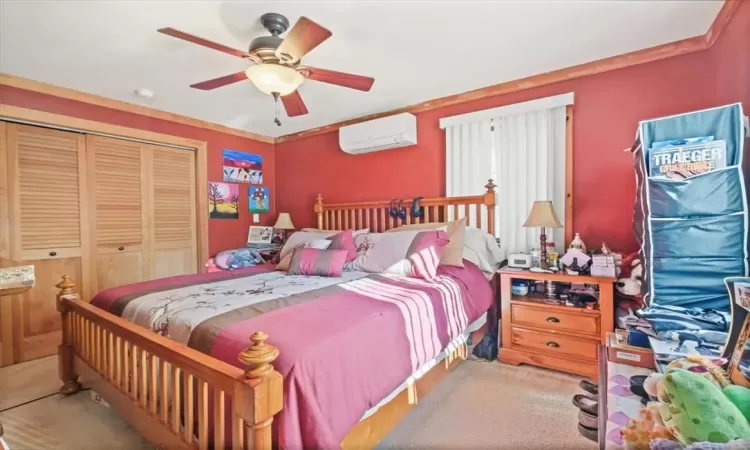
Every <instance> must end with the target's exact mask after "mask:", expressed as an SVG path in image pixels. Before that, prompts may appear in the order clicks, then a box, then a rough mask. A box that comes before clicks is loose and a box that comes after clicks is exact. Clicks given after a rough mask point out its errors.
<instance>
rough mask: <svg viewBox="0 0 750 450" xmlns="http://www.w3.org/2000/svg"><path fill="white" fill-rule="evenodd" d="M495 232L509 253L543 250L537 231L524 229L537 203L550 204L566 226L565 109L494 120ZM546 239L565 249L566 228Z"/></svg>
mask: <svg viewBox="0 0 750 450" xmlns="http://www.w3.org/2000/svg"><path fill="white" fill-rule="evenodd" d="M494 122H495V123H494V125H495V132H494V147H495V154H496V163H495V176H496V177H495V179H496V180H497V181H496V182H495V184H497V186H498V188H497V192H498V194H497V211H498V213H497V224H496V227H495V228H496V229H497V234H498V237H500V242H501V244H502V246H503V248H505V250H506V251H507V252H509V253H510V252H519V251H529V250H531V249H532V248H538V247H539V229H537V228H523V226H522V225H523V223H524V222H525V221H526V218H527V217H528V215H529V211H531V205H532V204H533V203H534V201H536V200H552V204H553V206H554V208H555V212H557V217H558V218H559V219H560V222H561V223H562V224H565V137H566V136H565V132H566V126H565V106H559V107H556V108H550V109H545V110H543V111H537V112H531V113H526V114H519V115H515V116H506V117H499V118H497V119H495V121H494ZM550 231H552V230H547V241H548V242H549V241H553V242H554V243H555V247H557V249H558V250H562V249H563V245H564V243H563V240H564V238H565V231H564V229H563V228H556V229H554V231H552V233H550Z"/></svg>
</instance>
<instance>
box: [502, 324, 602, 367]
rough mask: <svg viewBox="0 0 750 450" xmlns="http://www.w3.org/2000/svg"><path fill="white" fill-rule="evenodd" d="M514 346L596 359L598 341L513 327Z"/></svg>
mask: <svg viewBox="0 0 750 450" xmlns="http://www.w3.org/2000/svg"><path fill="white" fill-rule="evenodd" d="M511 335H512V339H513V346H521V347H526V348H534V349H539V350H544V351H545V352H549V353H559V354H560V355H561V356H563V355H570V356H577V357H579V358H587V359H593V360H596V357H597V345H598V343H599V342H598V341H593V340H587V339H579V338H575V337H572V336H563V335H560V334H553V333H543V332H541V331H532V330H527V329H525V328H517V327H513V330H512V331H511Z"/></svg>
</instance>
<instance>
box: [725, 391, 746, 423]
mask: <svg viewBox="0 0 750 450" xmlns="http://www.w3.org/2000/svg"><path fill="white" fill-rule="evenodd" d="M723 390H724V395H726V396H727V398H728V399H729V401H731V402H732V403H734V406H736V407H737V409H739V410H740V412H741V413H742V415H743V416H745V419H747V420H748V422H750V388H746V387H745V386H739V385H736V384H730V385H729V386H725V387H724V389H723Z"/></svg>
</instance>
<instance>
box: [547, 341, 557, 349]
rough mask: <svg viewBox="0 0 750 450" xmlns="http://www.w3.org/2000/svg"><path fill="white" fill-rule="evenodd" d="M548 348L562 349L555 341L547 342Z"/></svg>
mask: <svg viewBox="0 0 750 450" xmlns="http://www.w3.org/2000/svg"><path fill="white" fill-rule="evenodd" d="M547 347H552V348H558V347H560V344H558V343H557V342H555V341H549V342H547Z"/></svg>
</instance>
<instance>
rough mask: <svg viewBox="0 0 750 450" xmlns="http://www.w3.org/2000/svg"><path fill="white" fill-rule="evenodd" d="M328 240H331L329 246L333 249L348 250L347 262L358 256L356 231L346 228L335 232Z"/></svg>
mask: <svg viewBox="0 0 750 450" xmlns="http://www.w3.org/2000/svg"><path fill="white" fill-rule="evenodd" d="M328 240H329V241H330V242H331V246H330V247H328V248H330V249H331V250H346V251H347V256H346V262H349V261H351V260H353V259H354V258H356V257H357V246H356V245H354V233H353V232H352V230H346V231H342V232H341V233H339V234H334V235H333V236H331V237H329V238H328Z"/></svg>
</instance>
